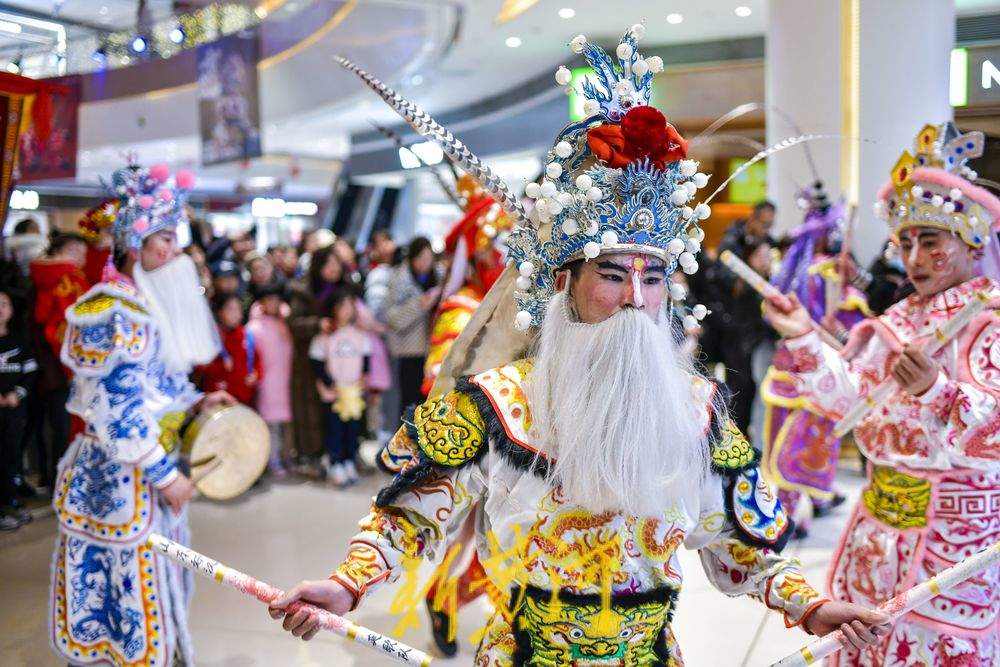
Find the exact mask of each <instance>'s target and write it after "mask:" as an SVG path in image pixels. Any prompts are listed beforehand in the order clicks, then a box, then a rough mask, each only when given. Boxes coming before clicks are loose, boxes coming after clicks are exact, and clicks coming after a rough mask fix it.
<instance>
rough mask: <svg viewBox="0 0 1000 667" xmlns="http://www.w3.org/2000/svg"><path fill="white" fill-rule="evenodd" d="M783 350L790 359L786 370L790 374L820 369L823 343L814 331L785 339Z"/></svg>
mask: <svg viewBox="0 0 1000 667" xmlns="http://www.w3.org/2000/svg"><path fill="white" fill-rule="evenodd" d="M784 344H785V348H786V349H787V350H788V354H789V356H790V357H791V359H790V362H789V368H788V370H789V371H790V372H792V373H811V372H813V371H815V370H817V369H818V368H819V367H820V365H821V364H820V360H821V358H822V354H823V341H822V339H821V338H820V337H819V334H818V333H816V332H815V331H810V332H809V333H806V334H803V335H801V336H796V337H795V338H786V339H785V341H784Z"/></svg>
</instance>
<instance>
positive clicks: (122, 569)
mask: <svg viewBox="0 0 1000 667" xmlns="http://www.w3.org/2000/svg"><path fill="white" fill-rule="evenodd" d="M136 169H137V168H136ZM123 171H124V170H123ZM136 173H139V174H141V175H140V179H145V180H142V181H141V184H142V183H145V184H148V183H150V180H149V177H148V176H147V175H146V174H148V172H146V171H145V170H143V171H141V172H139V171H137V172H136ZM154 173H155V172H154ZM117 176H118V174H117V173H116V178H117ZM156 187H157V188H160V187H165V186H162V183H160V182H158V181H157V182H156ZM119 194H120V193H119ZM164 202H165V196H164V199H161V200H160V203H164ZM175 202H176V200H173V201H172V202H169V203H175ZM125 208H127V207H125ZM156 213H157V212H156V211H155V210H154V211H153V212H147V213H145V215H144V219H146V220H147V222H148V220H149V218H150V217H153V224H147V225H141V224H140V225H138V226H135V225H134V224H133V223H131V222H129V221H128V220H127V218H126V220H125V222H126V223H127V224H128V230H127V231H128V232H129V233H128V234H126V235H125V236H126V237H131V238H125V239H123V241H122V242H128V243H131V244H132V247H138V246H139V245H141V242H142V239H143V238H145V237H146V236H148V234H150V233H155V232H156V231H159V230H162V229H164V228H166V227H168V226H171V225H175V224H176V218H175V217H173V216H171V215H169V213H170V211H161V212H160V215H159V216H158V217H154V216H155V215H156ZM122 215H123V214H122V212H121V211H120V212H119V216H120V220H119V222H116V227H118V226H119V223H120V222H121V216H122ZM125 215H126V216H127V211H126V213H125ZM119 236H120V235H119ZM116 242H119V240H118V239H117V238H116ZM199 298H200V295H199ZM150 313H151V308H150V302H149V301H148V300H147V299H146V298H145V297H144V296H143V294H141V293H140V292H139V290H138V289H137V288H136V287H135V285H134V284H133V283H132V282H131V281H130V280H129V279H128V278H127V277H125V276H123V275H122V274H119V273H118V272H117V271H115V270H113V269H112V268H111V267H109V268H108V269H106V270H105V275H104V280H103V281H102V282H101V283H98V284H97V285H95V286H94V287H93V288H91V289H90V290H89V291H88V292H87V293H86V294H84V295H83V296H82V297H80V299H79V300H78V301H77V302H76V303H75V304H73V305H72V306H71V307H70V308H69V309H67V311H66V319H67V327H66V335H65V338H64V340H63V349H62V361H63V363H64V364H66V365H67V367H69V368H70V369H71V370H72V371H73V382H72V386H71V390H70V398H69V402H68V404H67V409H68V410H69V412H70V413H71V414H73V415H75V416H77V417H79V418H80V419H82V420H83V422H84V423H85V427H84V431H83V432H82V433H80V434H79V435H77V437H76V438H75V439H74V441H73V442H72V444H71V445H70V447H69V449H68V451H67V452H66V454H65V456H64V457H63V459H62V460H61V461H60V465H59V476H58V480H57V483H56V489H55V497H54V499H53V506H54V508H55V511H56V517H57V519H58V527H59V535H58V538H57V542H56V549H55V554H54V557H53V567H52V588H51V600H50V629H49V637H50V641H51V643H52V647H53V649H54V650H55V651H56V652H57V653H58V654H59V655H60V657H61V658H62V659H64V660H66V661H68V662H70V663H71V664H93V663H101V664H109V663H110V664H115V665H133V664H142V665H166V666H169V665H172V664H176V663H183V664H193V655H192V650H191V640H190V637H189V635H188V632H187V619H186V616H187V611H186V610H187V604H188V602H189V600H190V597H191V593H192V591H193V581H192V576H191V574H190V573H189V572H186V571H184V570H182V569H181V568H179V567H178V566H176V565H173V564H169V563H167V562H165V561H163V560H157V559H154V558H153V552H152V550H151V549H150V548H149V547H148V546H146V544H145V541H146V538H147V537H148V536H149V534H150V533H151V532H157V533H160V534H163V535H165V536H167V537H169V538H171V539H173V540H176V541H178V542H181V543H184V544H186V543H188V525H187V514H186V509H185V510H184V511H182V513H181V514H175V513H174V512H173V510H172V509H171V508H170V507H169V506H168V505H167V504H166V502H165V500H164V498H163V497H162V495H161V493H160V490H161V489H163V488H165V487H166V486H167V485H169V484H170V483H171V482H173V481H174V480H175V479H176V478H177V475H178V474H179V471H178V468H177V458H178V454H179V452H178V449H179V447H178V443H179V435H178V431H179V429H180V427H181V425H182V423H183V422H184V419H185V416H186V413H187V412H188V411H189V410H190V409H191V407H192V406H193V405H194V404H195V403H196V402H197V401H198V400H199V399H200V398H201V394H199V392H198V391H197V390H196V389H195V388H194V386H193V385H192V384H191V383H190V382H189V381H188V378H187V372H186V370H168V366H167V365H166V363H165V358H164V354H163V352H162V350H163V346H164V341H163V334H162V332H161V330H160V328H159V325H158V322H157V320H156V319H155V318H154V317H153V316H152V315H151V314H150Z"/></svg>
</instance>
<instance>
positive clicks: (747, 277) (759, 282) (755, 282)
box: [719, 250, 844, 350]
mask: <svg viewBox="0 0 1000 667" xmlns="http://www.w3.org/2000/svg"><path fill="white" fill-rule="evenodd" d="M719 261H720V262H722V263H723V264H725V265H726V267H727V268H728V269H729V270H730V271H732V272H733V273H735V274H736V275H737V276H739V277H740V278H742V279H743V282H745V283H746V284H747V285H749V286H750V287H752V288H753V289H754V291H755V292H757V294H760V295H761V296H762V297H764V298H765V299H768V300H771V299H785V300H786V301H787V300H788V297H787V296H785V295H784V294H782V293H781V290H779V289H778V288H777V287H775V286H774V285H772V284H771V283H769V282H767V280H765V279H764V276H762V275H760V274H759V273H757V272H756V271H754V270H753V269H752V268H751V267H750V265H749V264H747V263H746V262H744V261H743V260H742V259H740V258H739V257H737V256H736V255H734V254H733V253H732V251H730V250H723V251H722V254H720V255H719ZM810 324H811V325H812V328H813V330H815V331H816V333H818V334H819V336H820V338H822V339H823V342H824V343H826V344H827V345H829V346H830V347H832V348H833V349H835V350H840V349H842V348H843V347H844V346H843V345H842V344H841V343H840V341H839V340H837V339H836V338H834V337H833V334H831V333H830V332H829V331H827V330H826V329H824V328H823V327H821V326H820V325H819V324H818V323H817V322H814V321H813V320H810Z"/></svg>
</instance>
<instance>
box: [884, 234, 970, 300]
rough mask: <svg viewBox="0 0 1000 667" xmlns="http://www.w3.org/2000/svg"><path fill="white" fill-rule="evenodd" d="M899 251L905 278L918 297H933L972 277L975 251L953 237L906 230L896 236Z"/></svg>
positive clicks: (951, 235) (952, 235)
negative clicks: (911, 284) (907, 278)
mask: <svg viewBox="0 0 1000 667" xmlns="http://www.w3.org/2000/svg"><path fill="white" fill-rule="evenodd" d="M899 248H900V251H901V253H900V254H901V259H902V260H903V266H904V267H905V268H906V275H907V277H909V279H910V282H911V283H913V287H914V289H916V291H917V294H919V295H920V296H924V297H927V296H933V295H935V294H937V293H939V292H943V291H944V290H946V289H948V288H951V287H954V286H955V285H960V284H962V283H964V282H965V281H967V280H970V279H972V278H973V277H975V275H976V266H977V261H978V259H979V251H978V250H976V249H974V248H971V247H969V246H968V245H966V244H965V242H964V241H962V239H961V238H959V237H958V236H957V235H956V234H952V233H950V232H947V231H944V230H941V229H934V228H932V227H910V228H908V229H904V230H903V231H902V232H901V233H900V237H899Z"/></svg>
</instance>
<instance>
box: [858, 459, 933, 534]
mask: <svg viewBox="0 0 1000 667" xmlns="http://www.w3.org/2000/svg"><path fill="white" fill-rule="evenodd" d="M863 499H864V503H865V507H867V508H868V511H869V512H870V513H871V515H872V516H873V517H875V518H876V519H878V520H879V521H881V522H882V523H884V524H886V525H888V526H892V527H893V528H896V529H898V530H905V529H907V528H923V527H924V526H926V525H927V507H928V505H929V504H930V500H931V482H930V480H927V479H923V478H920V477H913V476H911V475H907V474H906V473H902V472H899V471H898V470H896V469H894V468H889V467H885V466H875V468H874V470H873V471H872V478H871V483H870V484H869V485H868V488H867V489H865V491H864V495H863Z"/></svg>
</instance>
